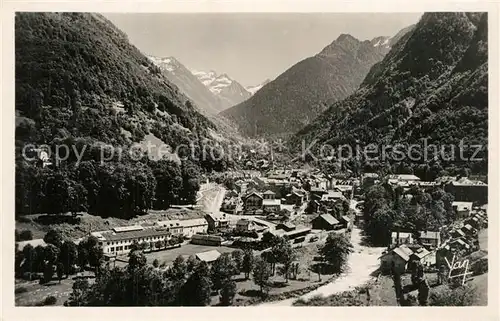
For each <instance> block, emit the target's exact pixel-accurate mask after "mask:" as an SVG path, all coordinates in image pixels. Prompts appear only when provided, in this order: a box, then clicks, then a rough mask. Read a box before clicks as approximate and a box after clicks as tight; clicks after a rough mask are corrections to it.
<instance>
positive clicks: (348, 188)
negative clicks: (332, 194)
mask: <svg viewBox="0 0 500 321" xmlns="http://www.w3.org/2000/svg"><path fill="white" fill-rule="evenodd" d="M333 189H334V190H335V191H338V192H341V193H342V195H344V197H345V198H346V199H351V198H352V196H353V194H354V186H352V185H335V186H334V187H333Z"/></svg>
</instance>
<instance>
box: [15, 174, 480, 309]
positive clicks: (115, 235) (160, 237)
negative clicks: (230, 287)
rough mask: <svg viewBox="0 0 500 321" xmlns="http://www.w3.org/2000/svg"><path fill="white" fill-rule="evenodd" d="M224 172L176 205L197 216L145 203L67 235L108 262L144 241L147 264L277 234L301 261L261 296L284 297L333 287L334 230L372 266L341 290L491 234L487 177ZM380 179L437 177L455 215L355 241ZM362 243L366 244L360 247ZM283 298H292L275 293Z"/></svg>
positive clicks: (263, 242) (247, 285)
mask: <svg viewBox="0 0 500 321" xmlns="http://www.w3.org/2000/svg"><path fill="white" fill-rule="evenodd" d="M224 177H225V178H226V179H225V182H224V183H216V182H214V181H210V180H209V179H208V178H207V180H206V182H205V184H203V185H202V186H201V188H200V191H199V193H198V200H197V203H196V204H193V205H191V206H182V207H180V209H179V210H180V211H181V212H188V213H190V212H191V213H196V214H193V215H194V217H196V218H188V219H183V217H180V218H179V219H166V218H165V217H166V215H165V214H164V213H162V211H151V213H150V214H149V215H148V216H147V217H148V218H147V219H142V220H141V221H139V222H138V223H137V224H130V225H126V226H110V227H109V229H107V230H95V231H90V233H89V235H87V236H84V237H80V238H76V239H74V240H73V242H74V243H75V244H77V245H78V244H79V243H80V242H82V241H84V240H85V239H86V238H88V237H93V238H94V239H95V240H96V242H98V246H99V247H100V248H101V249H102V253H103V259H104V262H105V263H103V264H105V265H108V266H113V267H115V266H121V267H126V266H127V265H128V263H129V262H128V261H129V258H130V255H129V254H130V252H131V251H132V250H136V249H140V250H142V252H143V253H144V255H145V257H146V259H147V263H148V264H152V265H153V266H154V267H155V268H158V269H169V268H170V267H171V266H172V264H175V263H174V262H175V260H176V259H178V257H179V256H181V257H183V258H184V259H185V260H186V261H189V260H194V261H199V262H201V261H203V262H206V263H207V264H209V265H211V264H214V262H216V261H217V259H219V257H221V255H223V254H225V253H233V252H235V251H240V252H242V251H243V250H248V249H251V250H252V251H254V254H255V255H258V254H260V255H262V256H263V257H264V256H265V255H266V252H270V251H271V246H272V241H270V240H272V239H273V238H282V239H284V240H286V241H287V242H288V243H289V244H290V245H291V247H292V248H293V249H294V250H295V251H296V253H295V256H294V258H295V260H294V262H295V264H297V266H300V270H299V269H298V270H297V271H296V273H295V275H294V276H293V277H292V278H290V280H289V276H288V274H287V275H286V276H283V275H276V276H273V277H272V278H271V280H270V284H271V283H273V282H274V283H273V284H276V287H273V286H271V289H270V295H269V296H268V298H267V301H273V300H276V301H277V302H282V303H285V304H289V303H291V301H290V299H289V298H294V297H295V298H297V297H299V296H300V295H302V294H304V293H308V292H311V291H312V292H314V291H316V292H315V293H318V294H322V295H329V294H332V293H336V292H338V291H339V290H332V289H330V290H327V291H324V292H321V289H323V288H327V287H328V286H329V287H330V288H331V287H332V285H333V286H334V284H335V282H336V278H338V275H337V273H333V272H329V271H328V270H327V269H326V270H325V269H318V266H319V265H318V262H317V261H318V260H321V259H320V258H318V255H319V251H320V249H321V246H322V245H324V243H325V241H326V239H327V238H328V235H329V234H331V233H335V234H339V235H343V236H345V237H347V238H349V239H351V241H353V240H354V239H356V240H355V241H354V243H356V244H354V246H355V248H357V246H361V247H360V249H361V250H359V251H358V253H355V254H352V255H351V256H354V255H361V256H360V258H359V260H360V261H364V262H365V263H366V264H368V265H367V267H369V268H367V269H366V270H365V271H363V272H361V273H362V274H363V275H362V276H360V275H354V274H355V273H352V275H351V276H350V275H349V272H347V273H344V275H343V276H341V277H343V278H347V280H348V281H346V282H347V283H348V286H347V288H346V289H345V290H348V289H352V288H354V287H356V286H361V285H362V283H363V282H364V281H366V280H369V279H371V278H370V277H369V276H370V275H373V273H374V272H375V274H377V273H378V274H382V275H384V274H386V275H387V274H389V275H390V274H391V273H394V272H395V271H398V273H401V274H404V273H407V272H409V271H410V270H411V267H412V266H413V264H415V263H416V262H418V263H419V264H421V265H422V266H423V267H424V269H425V271H426V272H432V273H435V272H436V271H439V270H440V269H441V267H442V266H443V265H444V264H445V259H447V258H448V259H449V258H450V257H451V256H452V255H454V254H455V253H459V254H460V257H466V256H467V255H469V254H471V253H474V252H477V251H479V250H480V245H479V241H478V237H479V235H480V234H482V235H483V236H484V235H486V234H487V233H486V232H485V231H487V229H486V228H487V224H488V217H487V205H486V204H485V203H486V202H485V200H486V199H485V197H486V196H487V184H486V183H484V182H482V181H478V180H471V179H468V178H465V177H464V178H457V177H440V178H438V179H436V180H435V181H432V182H426V181H421V180H420V179H419V178H418V177H417V176H415V175H408V174H400V175H389V176H387V177H379V175H378V174H376V173H364V174H362V175H360V176H359V177H346V175H345V174H344V175H327V174H325V173H322V172H321V171H319V170H317V169H307V170H305V169H286V168H283V169H274V168H272V169H267V168H265V169H264V170H239V171H231V172H226V173H224ZM382 180H385V181H386V182H387V183H388V184H389V185H391V186H394V187H399V188H402V190H403V191H408V190H409V189H410V188H412V187H419V188H432V187H436V186H438V187H442V188H443V189H444V190H445V191H447V192H449V193H451V194H452V195H453V197H454V199H455V200H454V201H453V210H454V211H455V213H456V217H457V220H456V221H455V222H454V224H452V225H449V226H443V227H442V228H441V229H440V230H432V231H431V230H421V231H417V232H415V231H403V230H399V229H398V230H393V231H391V237H390V243H389V244H387V246H386V247H375V248H370V247H366V246H363V245H361V244H362V242H363V241H362V236H361V235H362V233H363V232H362V229H363V224H366V222H365V219H366V218H365V216H364V214H363V203H364V201H363V198H364V193H365V191H366V190H367V189H368V188H369V187H370V186H373V185H375V184H379V183H380V182H381V181H382ZM479 204H481V206H478V205H479ZM193 215H191V216H193ZM352 234H354V236H352ZM27 245H30V247H31V248H32V249H33V248H36V247H44V246H46V245H47V244H46V242H45V241H44V239H42V238H40V239H33V240H26V241H19V242H17V251H19V252H23V250H25V247H26V246H27ZM481 249H482V250H483V252H484V253H483V255H480V258H481V259H482V260H487V251H484V249H486V247H484V245H483V247H481ZM365 252H366V253H369V254H366V256H363V255H364V253H365ZM450 260H451V259H450ZM368 262H369V263H368ZM74 271H75V273H76V276H75V278H74V279H78V278H80V277H86V278H88V277H90V278H92V275H93V274H92V272H90V271H85V270H84V269H79V268H78V267H76V266H75V269H74ZM78 271H79V272H78ZM311 271H314V272H311ZM376 271H378V272H376ZM55 272H56V270H54V273H55ZM311 274H317V276H314V275H311ZM350 277H351V278H352V280H351V279H349V278H350ZM235 279H237V276H236V277H235ZM285 279H286V282H285ZM65 283H66V291H62V292H60V293H59V295H60V296H61V298H64V297H65V296H67V295H69V293H70V292H71V291H70V289H68V287H69V286H70V285H71V283H72V282H71V281H69V279H68V280H65ZM285 283H286V284H285ZM340 283H341V282H339V284H340ZM278 284H279V285H278ZM25 285H26V282H25V281H19V282H18V286H19V287H21V286H25ZM36 286H38V284H36ZM237 287H238V290H237V294H236V296H235V301H234V302H235V304H236V305H247V304H255V303H256V302H259V300H256V299H255V298H254V296H252V295H249V294H248V293H252V291H255V289H256V285H255V284H252V282H251V281H249V280H246V278H245V279H242V280H241V282H238V283H237ZM27 293H29V292H27ZM42 293H44V295H45V294H47V293H49V292H48V291H42ZM20 295H21V296H22V294H20ZM283 298H287V299H288V301H287V300H281V301H280V299H283ZM59 302H60V301H59Z"/></svg>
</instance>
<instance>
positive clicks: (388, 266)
mask: <svg viewBox="0 0 500 321" xmlns="http://www.w3.org/2000/svg"><path fill="white" fill-rule="evenodd" d="M412 254H413V251H412V250H411V249H410V248H409V247H408V246H406V245H400V246H399V247H396V248H394V249H393V250H391V251H388V252H387V253H385V254H382V256H380V257H379V259H380V271H381V272H383V273H386V274H387V273H391V271H392V270H394V271H395V272H399V273H400V274H403V273H404V272H406V269H407V267H408V262H409V261H410V256H411V255H412Z"/></svg>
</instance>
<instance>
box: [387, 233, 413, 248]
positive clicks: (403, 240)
mask: <svg viewBox="0 0 500 321" xmlns="http://www.w3.org/2000/svg"><path fill="white" fill-rule="evenodd" d="M401 244H413V234H412V233H407V232H392V233H391V246H398V245H401Z"/></svg>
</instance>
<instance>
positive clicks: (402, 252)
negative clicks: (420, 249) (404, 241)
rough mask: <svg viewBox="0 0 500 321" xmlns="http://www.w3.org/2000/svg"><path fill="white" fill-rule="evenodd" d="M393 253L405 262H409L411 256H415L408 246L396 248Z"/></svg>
mask: <svg viewBox="0 0 500 321" xmlns="http://www.w3.org/2000/svg"><path fill="white" fill-rule="evenodd" d="M393 252H394V253H396V254H397V255H399V256H400V257H401V258H402V259H403V260H405V261H408V260H409V259H410V255H412V254H413V251H412V250H411V249H410V248H409V247H407V246H406V245H401V246H399V247H397V248H395V249H394V250H393Z"/></svg>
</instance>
